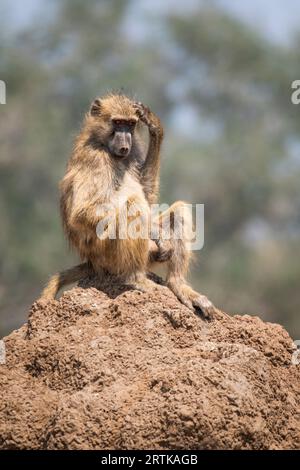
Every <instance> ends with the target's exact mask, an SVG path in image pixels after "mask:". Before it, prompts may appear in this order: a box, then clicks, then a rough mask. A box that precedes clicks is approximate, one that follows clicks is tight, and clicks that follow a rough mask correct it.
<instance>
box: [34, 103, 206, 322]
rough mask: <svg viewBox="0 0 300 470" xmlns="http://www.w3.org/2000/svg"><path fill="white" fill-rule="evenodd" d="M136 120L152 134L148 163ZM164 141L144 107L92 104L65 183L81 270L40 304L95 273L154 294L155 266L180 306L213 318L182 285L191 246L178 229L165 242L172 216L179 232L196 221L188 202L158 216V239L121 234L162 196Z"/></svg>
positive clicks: (59, 279) (52, 287)
mask: <svg viewBox="0 0 300 470" xmlns="http://www.w3.org/2000/svg"><path fill="white" fill-rule="evenodd" d="M138 121H140V122H142V123H143V124H144V125H146V126H147V127H148V130H149V145H148V149H147V153H146V156H145V155H144V150H143V145H142V142H141V138H140V136H139V134H138V130H137V126H136V124H137V123H138ZM162 139H163V128H162V125H161V123H160V120H159V118H158V117H157V116H156V115H155V114H154V113H153V112H152V111H150V109H149V108H147V107H146V106H144V105H143V104H142V103H137V102H134V101H133V100H131V99H130V98H128V97H127V96H124V95H121V94H109V95H106V96H104V97H102V98H99V99H96V100H95V101H94V102H93V104H92V106H91V108H90V111H89V113H88V114H87V115H86V117H85V120H84V124H83V127H82V130H81V132H80V133H79V135H78V137H77V139H76V142H75V145H74V149H73V152H72V155H71V158H70V160H69V162H68V165H67V171H66V174H65V176H64V178H63V180H62V181H61V183H60V206H61V215H62V221H63V226H64V230H65V233H66V236H67V238H68V240H69V242H70V244H71V246H72V247H73V248H75V250H76V251H77V252H78V254H79V256H80V258H81V259H82V261H83V263H82V264H80V265H78V266H75V267H74V268H71V269H68V270H66V271H63V272H61V273H58V274H56V275H54V276H53V277H52V278H51V279H50V281H49V283H48V285H47V286H46V288H45V289H44V291H43V293H42V298H44V299H52V298H55V296H56V294H57V292H58V290H59V289H60V288H62V287H63V286H65V285H67V284H70V283H73V282H76V281H79V280H80V279H82V278H83V277H85V276H87V275H88V274H91V273H93V274H96V275H105V273H110V274H113V275H115V276H118V277H119V278H120V279H121V280H122V281H124V282H125V283H129V284H130V285H132V286H134V287H135V288H137V289H140V290H148V289H152V288H153V287H154V283H153V281H151V280H149V279H148V278H147V271H148V270H149V269H151V266H152V264H153V262H165V263H167V266H168V274H167V279H166V281H167V285H168V287H169V288H170V289H171V290H172V291H173V292H174V294H175V295H176V296H177V297H178V298H179V300H180V301H181V302H182V303H184V304H185V305H186V306H187V307H189V308H191V309H200V310H201V311H202V312H203V314H204V315H205V316H211V315H212V314H213V311H214V307H213V305H212V304H211V302H210V301H209V300H208V299H207V298H206V297H205V296H203V295H201V294H199V293H197V292H196V291H194V290H193V289H192V288H191V287H190V286H189V285H188V284H187V282H186V280H185V275H186V272H187V269H188V265H189V260H190V251H189V241H188V240H186V239H185V238H184V237H183V238H182V239H178V238H177V237H176V236H175V232H176V229H177V228H178V227H176V224H175V223H173V224H172V227H171V236H170V237H169V239H168V240H167V241H164V240H163V226H164V223H165V220H166V219H167V218H168V217H171V219H172V220H173V221H175V220H177V222H176V223H177V225H178V224H179V225H180V224H182V226H183V227H186V226H187V227H189V225H190V223H191V222H190V220H189V216H188V215H187V213H186V211H185V208H184V204H183V203H176V204H174V205H173V206H172V207H171V208H170V209H169V211H167V212H165V213H163V214H161V215H160V216H157V219H156V220H155V224H156V226H157V227H158V228H159V229H161V230H158V232H157V233H158V234H159V235H158V236H155V237H153V240H152V239H150V233H149V232H148V233H147V236H146V237H145V234H144V233H142V232H141V233H139V232H138V233H137V236H135V237H130V236H127V237H122V236H121V235H120V230H122V224H124V222H125V225H126V224H128V222H131V221H133V222H135V216H133V215H130V209H131V208H135V207H137V208H138V213H139V217H140V219H139V220H138V226H140V227H144V226H145V227H148V225H149V221H150V219H151V207H150V206H151V204H153V203H156V202H157V196H158V188H159V169H160V147H161V143H162ZM111 212H113V213H114V214H113V215H114V216H115V219H114V228H115V231H116V232H115V235H116V236H114V237H111V236H110V229H111V227H110V224H106V222H105V223H104V224H103V219H104V221H105V220H106V219H105V217H106V216H107V215H111ZM177 214H179V217H177V218H176V217H175V215H177ZM99 227H102V228H101V230H102V231H101V233H100V234H99ZM179 228H180V227H179ZM151 236H152V235H151Z"/></svg>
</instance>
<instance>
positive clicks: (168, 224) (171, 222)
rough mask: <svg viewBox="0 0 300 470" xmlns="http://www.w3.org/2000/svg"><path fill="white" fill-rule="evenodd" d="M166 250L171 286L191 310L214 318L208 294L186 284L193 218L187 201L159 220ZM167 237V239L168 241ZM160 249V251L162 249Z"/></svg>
mask: <svg viewBox="0 0 300 470" xmlns="http://www.w3.org/2000/svg"><path fill="white" fill-rule="evenodd" d="M159 225H160V227H161V241H160V244H161V245H162V247H164V245H165V246H167V248H166V249H167V251H168V252H169V254H170V258H169V260H168V261H167V267H168V272H167V279H166V281H167V285H168V287H169V288H170V289H171V290H172V292H173V293H174V294H175V295H176V296H177V297H178V299H179V300H180V301H181V302H182V303H183V304H184V305H186V306H187V307H188V308H190V309H192V310H194V309H196V310H201V312H202V313H203V315H204V316H205V317H207V318H209V317H212V315H213V313H214V310H215V308H214V306H213V304H212V303H211V302H210V300H208V298H207V297H206V296H205V295H202V294H200V293H198V292H196V291H195V290H194V289H192V287H190V286H189V285H188V283H187V281H186V274H187V271H188V268H189V263H190V260H191V250H190V240H191V232H192V216H191V213H190V211H189V210H188V208H187V206H186V204H185V203H184V202H181V201H179V202H176V203H174V204H173V205H172V206H171V207H170V208H169V209H168V210H167V211H165V212H163V213H162V214H161V215H160V217H159ZM166 236H167V239H165V238H166ZM158 249H159V248H158Z"/></svg>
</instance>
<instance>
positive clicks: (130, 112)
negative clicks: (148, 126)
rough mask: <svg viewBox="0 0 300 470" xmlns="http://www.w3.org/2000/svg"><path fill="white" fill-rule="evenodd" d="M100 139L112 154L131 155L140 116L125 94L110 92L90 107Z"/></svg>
mask: <svg viewBox="0 0 300 470" xmlns="http://www.w3.org/2000/svg"><path fill="white" fill-rule="evenodd" d="M90 116H91V118H92V119H93V121H94V123H93V124H94V126H93V127H94V130H95V132H96V134H97V138H98V140H100V141H101V143H102V144H103V145H105V146H106V147H107V149H108V150H109V152H110V153H111V155H112V156H114V157H117V158H126V157H128V156H129V155H130V152H131V148H132V142H133V137H134V132H135V127H136V123H137V121H138V116H137V115H136V110H135V108H134V106H133V101H131V100H130V99H129V98H128V97H127V96H125V95H119V94H109V95H106V96H104V97H102V98H97V99H95V101H94V102H93V104H92V106H91V109H90Z"/></svg>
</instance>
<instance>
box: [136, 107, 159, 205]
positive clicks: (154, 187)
mask: <svg viewBox="0 0 300 470" xmlns="http://www.w3.org/2000/svg"><path fill="white" fill-rule="evenodd" d="M134 107H135V109H136V112H137V115H138V116H139V118H140V120H141V121H142V122H143V123H144V124H145V125H146V126H147V127H148V130H149V146H148V151H147V155H146V158H145V162H144V163H143V166H142V169H141V183H142V185H143V188H144V192H145V195H146V198H147V200H148V202H149V204H154V203H156V202H157V199H158V191H159V171H160V148H161V143H162V140H163V136H164V131H163V127H162V125H161V122H160V119H159V118H158V117H157V116H156V115H155V114H154V113H152V111H150V109H149V108H148V107H147V106H144V105H143V104H142V103H135V104H134Z"/></svg>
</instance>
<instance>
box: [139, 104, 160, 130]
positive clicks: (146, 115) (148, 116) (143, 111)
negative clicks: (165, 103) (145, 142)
mask: <svg viewBox="0 0 300 470" xmlns="http://www.w3.org/2000/svg"><path fill="white" fill-rule="evenodd" d="M133 106H134V109H135V111H136V114H137V116H138V117H139V119H140V121H141V122H143V123H144V124H145V125H146V126H147V127H148V128H149V131H150V132H151V133H156V132H158V131H159V130H160V129H161V124H160V121H159V119H158V117H157V116H156V115H155V114H154V113H153V112H152V111H151V110H150V108H148V106H146V105H144V104H143V103H141V102H140V101H136V102H135V103H134V104H133Z"/></svg>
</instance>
